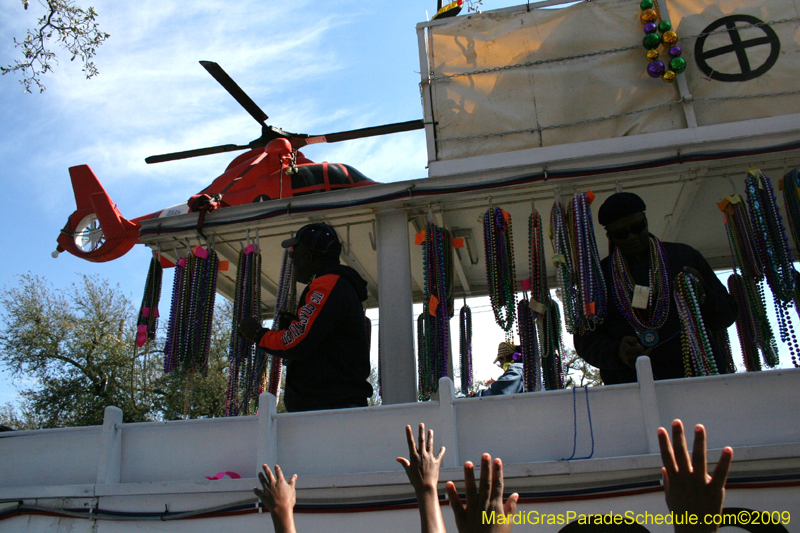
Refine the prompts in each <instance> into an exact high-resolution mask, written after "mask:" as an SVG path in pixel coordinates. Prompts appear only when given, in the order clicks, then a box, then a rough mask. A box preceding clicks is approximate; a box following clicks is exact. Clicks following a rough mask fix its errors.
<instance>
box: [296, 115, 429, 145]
mask: <svg viewBox="0 0 800 533" xmlns="http://www.w3.org/2000/svg"><path fill="white" fill-rule="evenodd" d="M424 127H425V122H424V121H423V120H422V119H418V120H409V121H406V122H395V123H394V124H384V125H383V126H372V127H370V128H361V129H357V130H348V131H340V132H337V133H328V134H326V135H308V136H300V135H298V136H294V137H292V139H291V141H292V147H293V148H295V149H297V148H302V147H303V146H306V145H309V144H317V143H338V142H341V141H349V140H352V139H362V138H364V137H374V136H376V135H387V134H390V133H400V132H403V131H411V130H419V129H422V128H424Z"/></svg>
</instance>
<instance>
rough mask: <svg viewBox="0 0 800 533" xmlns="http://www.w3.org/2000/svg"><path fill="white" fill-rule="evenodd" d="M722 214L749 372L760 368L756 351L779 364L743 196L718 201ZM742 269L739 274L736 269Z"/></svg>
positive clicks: (739, 330)
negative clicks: (731, 261) (731, 259)
mask: <svg viewBox="0 0 800 533" xmlns="http://www.w3.org/2000/svg"><path fill="white" fill-rule="evenodd" d="M717 205H718V206H719V207H720V209H721V210H722V213H723V219H724V221H725V230H726V234H727V237H728V246H729V248H730V250H731V257H732V258H733V270H734V273H733V274H731V276H730V277H729V278H728V289H729V291H730V293H731V296H733V298H734V299H735V300H736V303H737V306H738V309H739V313H738V315H737V317H736V332H737V334H738V336H739V343H740V345H741V347H742V356H743V358H744V365H745V368H746V369H747V371H748V372H754V371H758V370H761V363H760V361H759V352H760V353H761V357H762V358H763V360H764V363H765V364H766V365H767V366H769V367H774V366H775V365H777V364H778V362H779V361H778V346H777V344H776V342H775V336H774V334H773V332H772V326H771V325H770V323H769V319H768V317H767V309H766V305H765V301H764V288H763V281H764V265H763V263H762V260H761V255H760V254H759V253H758V249H757V245H756V243H755V238H754V236H753V230H752V226H751V225H750V220H749V217H748V215H747V208H746V207H745V204H744V202H743V201H742V198H741V197H740V196H739V195H733V196H728V197H727V198H726V199H724V200H723V201H722V202H719V203H718V204H717ZM740 271H741V275H740V274H739V272H740Z"/></svg>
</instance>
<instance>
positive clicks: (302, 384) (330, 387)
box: [258, 265, 372, 412]
mask: <svg viewBox="0 0 800 533" xmlns="http://www.w3.org/2000/svg"><path fill="white" fill-rule="evenodd" d="M366 299H367V282H366V281H364V279H363V278H362V277H361V276H359V275H358V272H356V271H355V270H353V269H352V268H350V267H348V266H345V265H333V266H330V267H326V268H325V269H323V270H322V271H320V272H319V273H317V275H316V276H315V277H314V279H313V280H312V281H311V283H309V284H308V286H307V287H306V288H305V290H304V291H303V293H302V294H301V295H300V301H299V302H298V311H297V316H298V320H296V321H294V322H292V323H291V324H290V325H289V327H288V328H286V329H281V330H272V331H266V332H265V333H264V334H263V335H262V337H261V339H260V340H259V342H258V344H259V346H262V347H263V348H265V349H266V350H267V351H268V352H269V353H271V354H274V355H276V356H278V357H281V358H283V359H284V361H285V363H286V366H287V370H286V392H285V396H284V400H285V402H286V409H287V410H288V411H289V412H294V411H314V410H319V409H336V408H342V407H354V406H366V405H367V399H368V398H369V397H370V396H372V385H370V384H369V382H368V381H367V379H368V378H369V374H370V361H369V339H368V338H367V329H366V326H365V321H364V308H363V306H362V304H361V302H363V301H365V300H366Z"/></svg>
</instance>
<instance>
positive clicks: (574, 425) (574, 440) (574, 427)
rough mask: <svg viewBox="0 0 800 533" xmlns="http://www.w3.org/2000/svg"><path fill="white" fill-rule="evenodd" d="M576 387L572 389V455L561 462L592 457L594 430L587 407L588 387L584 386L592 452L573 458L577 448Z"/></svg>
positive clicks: (590, 412) (589, 409)
mask: <svg viewBox="0 0 800 533" xmlns="http://www.w3.org/2000/svg"><path fill="white" fill-rule="evenodd" d="M575 389H577V387H572V455H570V456H569V457H567V458H565V459H561V460H562V461H577V460H581V459H591V458H592V456H593V455H594V428H593V426H592V409H591V407H590V406H589V385H584V386H583V389H584V390H585V391H586V412H587V414H588V415H589V435H590V436H591V438H592V451H591V453H589V455H587V456H586V457H575V450H576V449H577V447H578V406H577V401H578V400H577V392H575Z"/></svg>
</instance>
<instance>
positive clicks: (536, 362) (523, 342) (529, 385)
mask: <svg viewBox="0 0 800 533" xmlns="http://www.w3.org/2000/svg"><path fill="white" fill-rule="evenodd" d="M517 316H518V317H519V320H518V321H517V324H518V328H519V343H520V350H521V351H522V369H523V376H524V379H525V390H526V391H528V392H534V391H539V390H542V385H541V383H542V381H541V376H540V370H539V369H540V368H541V360H540V357H539V339H538V338H537V335H536V322H535V320H534V318H533V312H532V311H531V309H530V307H529V306H528V299H527V298H524V299H522V300H520V301H519V303H518V304H517Z"/></svg>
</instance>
